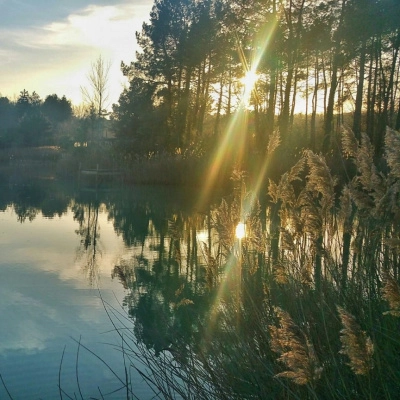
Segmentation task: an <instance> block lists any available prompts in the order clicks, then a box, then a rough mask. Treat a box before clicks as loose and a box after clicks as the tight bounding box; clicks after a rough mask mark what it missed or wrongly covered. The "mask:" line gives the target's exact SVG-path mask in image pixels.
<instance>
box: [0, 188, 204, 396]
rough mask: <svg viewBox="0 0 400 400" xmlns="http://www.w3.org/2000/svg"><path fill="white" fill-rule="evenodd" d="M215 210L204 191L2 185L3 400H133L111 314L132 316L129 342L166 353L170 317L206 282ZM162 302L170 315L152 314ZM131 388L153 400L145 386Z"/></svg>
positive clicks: (134, 383) (135, 382)
mask: <svg viewBox="0 0 400 400" xmlns="http://www.w3.org/2000/svg"><path fill="white" fill-rule="evenodd" d="M207 210H208V208H207V205H206V204H205V201H204V198H203V197H202V196H201V195H200V193H197V192H196V191H194V190H190V191H188V190H186V191H179V190H177V189H176V188H163V189H160V188H150V187H132V188H124V189H122V188H113V189H112V190H105V191H85V190H81V189H79V188H76V187H66V186H65V185H62V184H61V183H59V182H55V181H37V182H35V181H30V182H19V183H18V184H12V185H9V184H8V183H7V184H4V183H3V184H1V186H0V293H1V302H0V317H1V322H0V374H1V378H2V381H3V382H4V383H0V399H5V398H9V396H8V394H7V390H8V392H9V393H10V394H11V396H12V398H13V399H39V398H40V399H55V398H61V397H62V398H68V396H70V398H75V396H76V397H77V398H85V399H87V398H106V399H120V398H121V399H122V398H126V391H125V389H121V388H122V387H123V383H124V381H125V377H124V360H123V357H122V355H121V352H120V351H119V350H118V349H120V348H121V338H120V337H119V336H118V335H117V334H116V332H115V329H114V327H113V325H112V323H111V321H110V317H109V316H108V315H107V313H106V311H105V305H104V303H106V307H109V308H114V309H115V310H121V312H127V313H128V314H130V316H129V317H128V319H127V321H128V322H126V323H127V324H128V327H129V329H128V334H130V335H134V333H135V334H137V333H138V332H139V334H140V339H141V341H143V342H146V345H147V346H148V347H149V348H150V349H154V350H155V351H156V352H157V351H160V350H161V349H162V348H163V347H165V346H166V345H167V343H166V332H162V326H163V323H162V317H161V315H162V314H164V312H165V307H167V308H168V304H173V302H174V301H175V302H178V301H179V298H177V297H179V293H178V294H177V289H179V288H180V287H181V285H182V283H183V282H187V281H188V280H189V281H191V282H196V281H201V280H202V279H204V274H202V272H201V270H200V269H199V260H200V259H201V251H200V250H199V248H198V247H197V243H198V241H199V238H201V237H202V235H204V234H205V233H207ZM177 242H179V243H181V244H180V245H179V246H177V245H176V243H177ZM178 258H179V262H178ZM166 270H167V273H166V272H165V271H166ZM132 271H134V272H132ZM132 288H134V291H132ZM157 296H158V297H157ZM161 296H163V297H164V299H167V300H166V301H164V304H163V305H162V303H161V302H160V303H159V304H160V307H159V309H157V307H154V304H150V305H149V304H148V303H149V302H150V303H152V302H153V301H154V298H155V297H156V298H160V297H161ZM135 298H136V301H135ZM156 303H157V302H156ZM133 304H135V305H133ZM165 304H167V306H166V305H165ZM148 305H149V307H147V306H148ZM157 313H159V314H157ZM128 314H125V315H128ZM129 320H131V321H132V322H131V324H130V322H129ZM134 321H136V324H139V325H140V329H138V327H137V326H135V322H134ZM164 333H165V334H164ZM106 364H107V365H106ZM117 377H120V378H122V379H121V380H122V382H121V381H119V379H118V378H117ZM129 382H130V387H131V388H133V390H134V393H135V395H136V396H137V397H138V398H140V399H150V398H153V396H154V393H153V392H151V391H150V390H149V388H148V386H147V384H146V383H145V382H144V381H143V379H142V378H141V377H140V376H139V375H138V374H136V375H135V374H134V373H132V372H131V375H130V377H129ZM119 389H121V390H119Z"/></svg>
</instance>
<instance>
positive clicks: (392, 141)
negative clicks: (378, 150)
mask: <svg viewBox="0 0 400 400" xmlns="http://www.w3.org/2000/svg"><path fill="white" fill-rule="evenodd" d="M385 153H386V161H387V163H388V166H389V168H390V173H391V174H392V175H393V176H394V177H395V178H400V133H399V132H397V131H395V130H393V129H390V128H389V127H387V128H386V135H385Z"/></svg>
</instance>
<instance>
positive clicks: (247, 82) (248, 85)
mask: <svg viewBox="0 0 400 400" xmlns="http://www.w3.org/2000/svg"><path fill="white" fill-rule="evenodd" d="M259 78H260V76H259V75H258V74H257V73H256V72H255V71H254V70H252V69H249V70H248V71H247V72H246V73H245V75H244V76H243V78H241V79H240V83H241V84H242V85H243V97H242V103H243V104H244V106H245V107H248V106H249V103H250V98H251V94H252V92H253V90H254V89H255V85H256V83H257V81H258V79H259Z"/></svg>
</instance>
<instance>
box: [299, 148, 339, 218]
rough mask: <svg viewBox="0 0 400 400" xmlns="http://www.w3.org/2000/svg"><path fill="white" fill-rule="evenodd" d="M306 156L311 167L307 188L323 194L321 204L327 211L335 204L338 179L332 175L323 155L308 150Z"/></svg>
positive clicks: (323, 209)
mask: <svg viewBox="0 0 400 400" xmlns="http://www.w3.org/2000/svg"><path fill="white" fill-rule="evenodd" d="M306 156H307V165H308V167H309V173H308V175H307V186H306V188H307V190H308V191H310V192H313V193H319V194H321V195H322V198H321V199H320V205H321V207H322V211H323V212H324V213H325V212H327V211H328V210H329V209H330V208H331V207H333V205H334V200H335V186H336V180H335V179H334V178H333V177H332V174H331V172H330V170H329V167H328V166H327V164H326V161H325V159H324V157H323V156H322V155H318V154H315V153H314V152H312V151H311V150H307V151H306Z"/></svg>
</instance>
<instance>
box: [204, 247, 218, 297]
mask: <svg viewBox="0 0 400 400" xmlns="http://www.w3.org/2000/svg"><path fill="white" fill-rule="evenodd" d="M202 244H203V252H204V255H205V258H206V282H207V285H208V288H209V289H211V288H212V287H213V286H214V284H215V283H216V282H217V277H218V264H217V260H216V259H215V257H213V256H212V254H211V250H210V248H209V247H208V246H207V244H206V243H204V242H203V243H202Z"/></svg>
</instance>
